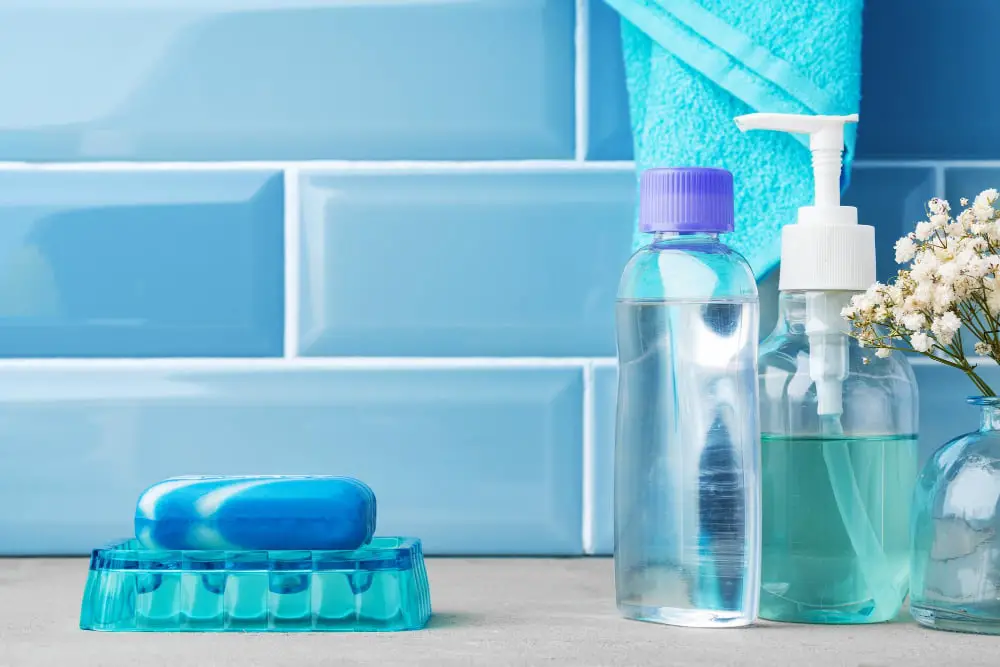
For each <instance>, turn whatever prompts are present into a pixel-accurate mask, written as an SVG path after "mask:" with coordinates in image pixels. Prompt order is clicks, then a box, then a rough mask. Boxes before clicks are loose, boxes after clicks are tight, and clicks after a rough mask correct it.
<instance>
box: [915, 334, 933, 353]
mask: <svg viewBox="0 0 1000 667" xmlns="http://www.w3.org/2000/svg"><path fill="white" fill-rule="evenodd" d="M910 345H911V346H913V349H914V350H916V351H917V352H927V351H929V350H930V349H931V348H932V347H934V339H933V338H931V337H930V336H928V335H927V334H925V333H924V332H923V331H918V332H917V333H915V334H913V335H912V336H910Z"/></svg>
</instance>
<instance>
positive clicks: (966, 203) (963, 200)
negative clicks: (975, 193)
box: [958, 197, 969, 206]
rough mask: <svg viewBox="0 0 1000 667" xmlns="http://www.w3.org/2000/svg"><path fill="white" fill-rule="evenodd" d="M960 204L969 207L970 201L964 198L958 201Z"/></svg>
mask: <svg viewBox="0 0 1000 667" xmlns="http://www.w3.org/2000/svg"><path fill="white" fill-rule="evenodd" d="M958 203H959V204H961V205H962V206H968V205H969V200H968V199H966V198H965V197H962V198H961V199H959V200H958Z"/></svg>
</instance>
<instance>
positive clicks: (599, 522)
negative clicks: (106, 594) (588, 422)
mask: <svg viewBox="0 0 1000 667" xmlns="http://www.w3.org/2000/svg"><path fill="white" fill-rule="evenodd" d="M593 383H594V386H593V388H592V390H591V391H592V394H593V407H592V409H593V411H594V413H593V415H592V418H593V424H594V443H593V447H594V451H593V461H594V474H593V485H594V486H593V504H594V505H593V516H592V517H591V522H592V523H591V527H590V530H591V539H592V544H590V545H588V546H590V551H591V552H592V553H595V554H610V553H611V552H612V551H613V550H614V547H615V513H614V509H615V508H614V490H615V411H616V404H617V401H618V368H617V367H616V366H615V365H614V364H613V363H611V364H602V365H600V366H595V367H594V370H593Z"/></svg>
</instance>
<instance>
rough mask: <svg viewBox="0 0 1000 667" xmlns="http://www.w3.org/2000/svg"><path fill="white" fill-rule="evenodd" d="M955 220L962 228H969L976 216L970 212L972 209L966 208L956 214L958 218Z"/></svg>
mask: <svg viewBox="0 0 1000 667" xmlns="http://www.w3.org/2000/svg"><path fill="white" fill-rule="evenodd" d="M962 206H965V204H962ZM956 220H957V221H958V222H960V223H961V224H962V226H963V227H965V228H969V227H971V226H972V224H973V223H974V222H975V221H976V214H975V213H973V212H972V209H969V208H967V209H965V210H964V211H962V212H961V213H959V214H958V218H956Z"/></svg>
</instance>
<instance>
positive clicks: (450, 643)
mask: <svg viewBox="0 0 1000 667" xmlns="http://www.w3.org/2000/svg"><path fill="white" fill-rule="evenodd" d="M427 569H428V572H429V575H430V581H431V597H432V599H433V605H434V610H435V616H434V618H433V619H432V621H431V623H430V625H429V627H428V628H427V629H425V630H421V631H418V632H403V633H388V634H319V633H317V634H295V635H278V634H275V635H269V634H256V635H220V634H172V633H160V634H106V633H94V632H83V631H81V630H79V629H78V628H77V623H78V614H79V604H80V595H81V593H82V591H83V584H84V580H85V578H86V573H87V562H86V561H85V560H83V559H75V558H74V559H5V560H4V559H0V667H34V666H35V665H46V666H53V667H55V666H62V665H67V666H69V665H73V666H77V665H80V666H84V667H86V666H90V665H107V666H109V667H118V666H121V667H132V666H133V665H134V666H136V667H140V666H141V667H156V666H159V665H163V666H165V667H166V666H169V667H182V666H187V665H191V666H194V667H213V666H215V665H218V666H223V665H225V666H230V665H232V666H233V667H237V666H238V667H252V666H254V665H266V666H268V667H277V666H283V665H289V666H299V665H338V666H339V665H382V664H385V665H428V666H434V667H438V666H447V665H498V666H501V665H502V666H505V667H506V666H515V665H573V666H577V667H584V666H588V665H595V666H602V667H603V666H610V665H658V666H659V665H663V666H667V665H669V666H671V667H674V666H678V665H762V666H763V665H767V666H768V667H773V666H775V665H808V666H810V667H812V666H816V667H820V666H824V665H852V666H858V665H864V666H866V667H881V666H883V665H906V666H907V667H912V666H914V665H939V666H941V665H993V666H996V665H998V664H1000V637H983V636H974V635H962V634H952V633H945V632H936V631H933V630H925V629H922V628H918V627H917V626H916V625H914V624H913V623H912V622H911V621H909V620H908V619H904V620H901V621H899V622H896V623H889V624H883V625H878V626H840V627H834V626H807V625H780V624H771V623H763V624H761V625H759V626H756V627H753V628H747V629H737V630H685V629H678V628H670V627H665V626H659V625H652V624H648V623H638V622H634V621H625V620H622V619H620V618H619V617H618V615H617V612H616V610H615V608H614V594H613V587H612V576H611V562H610V560H608V559H603V558H591V559H584V558H579V559H513V558H511V559H459V558H447V559H446V558H438V559H430V560H429V561H428V566H427Z"/></svg>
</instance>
